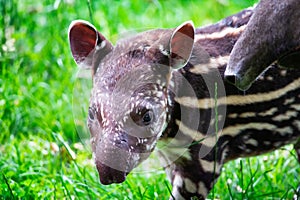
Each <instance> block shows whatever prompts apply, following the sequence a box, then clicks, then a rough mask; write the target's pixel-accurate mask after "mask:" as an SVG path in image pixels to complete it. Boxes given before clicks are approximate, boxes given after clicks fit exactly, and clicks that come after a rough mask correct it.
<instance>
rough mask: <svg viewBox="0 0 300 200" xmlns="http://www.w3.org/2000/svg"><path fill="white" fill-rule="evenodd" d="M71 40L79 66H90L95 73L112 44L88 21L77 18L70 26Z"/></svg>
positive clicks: (71, 46) (74, 56) (72, 49)
mask: <svg viewBox="0 0 300 200" xmlns="http://www.w3.org/2000/svg"><path fill="white" fill-rule="evenodd" d="M69 42H70V48H71V51H72V55H73V58H74V60H75V61H76V63H77V64H78V65H79V66H83V67H85V68H90V69H92V70H93V74H94V73H95V72H96V69H97V67H98V65H99V63H100V61H101V60H102V59H103V57H104V56H105V55H107V54H108V53H109V52H110V51H112V49H113V46H112V44H111V43H110V42H109V41H108V40H107V39H106V38H105V37H104V36H103V35H102V34H101V33H99V32H98V31H97V30H96V28H95V27H94V26H93V25H92V24H90V23H89V22H87V21H84V20H75V21H73V22H72V23H71V24H70V26H69Z"/></svg>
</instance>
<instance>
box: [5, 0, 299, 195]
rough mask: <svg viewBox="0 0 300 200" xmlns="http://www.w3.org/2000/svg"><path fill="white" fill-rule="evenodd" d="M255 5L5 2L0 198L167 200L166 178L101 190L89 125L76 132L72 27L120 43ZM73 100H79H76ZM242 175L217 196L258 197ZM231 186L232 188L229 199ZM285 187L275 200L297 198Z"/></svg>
mask: <svg viewBox="0 0 300 200" xmlns="http://www.w3.org/2000/svg"><path fill="white" fill-rule="evenodd" d="M255 2H256V1H255V0H202V1H201V0H190V1H185V0H177V1H158V0H145V1H135V0H126V1H111V0H101V1H100V0H94V1H92V0H91V1H79V0H55V1H53V0H43V1H33V0H22V1H18V0H0V199H14V198H22V199H32V198H35V199H41V198H50V199H56V198H59V199H61V198H70V199H74V198H88V199H94V198H98V199H99V198H100V199H142V198H145V199H167V197H168V196H169V191H168V188H169V187H170V185H169V184H168V183H167V181H166V178H165V175H164V172H163V171H162V170H159V171H157V172H156V173H151V174H139V173H133V174H132V175H130V176H129V178H128V180H127V181H126V182H125V183H124V184H122V185H112V186H105V187H104V186H101V185H100V184H99V181H98V175H97V173H96V170H95V168H94V166H93V164H92V163H93V162H92V159H91V157H92V156H91V152H90V151H89V147H86V145H83V144H82V141H81V140H80V137H79V136H78V130H79V129H80V128H79V129H78V126H82V127H84V124H85V121H84V119H83V120H82V121H81V122H76V126H75V122H74V116H73V114H74V107H76V105H74V106H73V98H74V95H73V89H74V85H76V83H77V82H76V81H77V78H76V77H77V76H76V73H77V68H76V65H75V62H74V61H73V59H72V57H71V53H70V49H69V44H68V26H69V24H70V22H71V21H72V20H74V19H85V20H88V21H90V22H92V23H93V24H94V25H95V26H96V27H97V28H98V30H99V31H100V32H102V33H103V34H104V35H105V36H106V37H107V38H109V39H110V40H111V41H112V42H115V41H116V40H117V38H118V37H119V36H118V35H119V34H120V33H124V32H126V31H129V30H144V29H149V28H158V27H164V28H170V27H176V26H177V25H179V24H181V23H182V22H184V21H187V20H192V21H193V22H194V24H195V25H196V26H202V25H207V24H210V23H213V22H216V21H218V20H220V19H222V18H223V17H226V16H228V15H231V14H234V13H235V12H238V11H239V10H241V9H243V8H246V7H249V6H252V5H253V4H254V3H255ZM77 95H78V96H76V97H75V98H80V94H77ZM83 96H84V95H82V97H83ZM82 99H83V100H82V101H83V102H85V104H86V103H87V102H88V99H86V98H85V97H84V98H82ZM75 101H76V100H75ZM86 111H87V108H86V110H83V111H82V112H83V113H85V112H86ZM75 127H77V129H76V128H75ZM83 129H84V128H83ZM288 152H289V151H288ZM288 154H289V153H288ZM271 156H273V157H275V158H276V159H277V160H275V159H274V160H275V161H274V162H276V163H267V165H274V166H276V165H277V164H278V162H279V164H280V162H283V161H280V158H279V157H280V156H277V157H276V154H273V155H271ZM278 159H279V161H278ZM290 159H291V160H292V161H288V162H289V164H290V163H294V161H293V160H294V159H293V157H291V158H290ZM271 161H272V160H271ZM271 161H270V162H271ZM252 162H253V163H258V164H255V166H256V165H261V163H259V162H260V161H257V160H248V161H247V163H248V164H247V163H246V166H248V167H250V168H251V166H253V165H254V164H251V163H252ZM262 162H265V161H262ZM284 163H286V162H284ZM236 167H237V168H238V169H239V168H241V164H240V162H239V161H237V162H235V163H232V164H231V166H229V168H236ZM281 169H282V168H280V170H281ZM286 169H287V170H289V173H292V174H293V173H299V169H297V168H296V169H295V170H294V171H292V172H291V170H290V168H288V167H287V168H286ZM267 170H269V169H268V168H267V169H266V171H267ZM280 170H279V171H280ZM297 170H298V171H297ZM232 171H234V170H232ZM245 171H249V169H246V170H245V169H244V168H242V169H241V170H240V172H239V173H240V174H236V173H235V172H230V173H233V174H232V175H229V177H228V175H226V177H224V178H222V181H221V180H220V181H219V182H218V185H217V187H216V191H217V192H216V196H219V197H220V196H221V197H222V198H223V197H224V198H226V197H228V198H229V197H231V198H232V197H237V198H243V197H244V198H247V197H248V198H250V197H249V196H247V195H253V191H256V189H253V190H251V191H250V193H246V194H245V190H244V191H243V187H246V186H245V185H244V183H242V184H241V183H240V180H241V179H239V177H243V173H244V172H245ZM266 171H262V172H261V174H264V176H265V177H267V182H268V183H270V184H271V183H273V182H274V181H275V182H276V180H273V179H274V177H272V180H270V179H271V178H268V176H267V175H266V174H268V173H267V172H266ZM279 177H280V176H279ZM235 179H237V180H236V181H235ZM262 179H266V178H262ZM275 179H277V176H276V177H275ZM278 179H282V177H281V178H278ZM228 180H232V181H233V183H232V182H231V183H230V185H232V187H233V189H231V190H232V191H231V190H230V192H229V190H228V189H227V187H228V184H227V182H226V181H228ZM242 180H244V179H242ZM297 180H298V182H299V178H297V179H295V181H294V182H297ZM280 181H281V180H279V182H280ZM250 182H252V176H250ZM294 182H293V180H291V181H290V182H289V184H290V185H295V183H294ZM262 184H264V183H262ZM282 185H283V186H278V188H279V189H278V190H279V191H281V193H280V194H279V195H278V196H280V197H282V196H284V195H286V194H288V195H291V192H290V191H292V189H290V188H284V185H285V183H283V184H282ZM224 187H225V188H224ZM282 187H283V188H284V189H283V190H282V189H281V188H282ZM292 188H293V187H292ZM244 189H245V188H244ZM258 190H262V192H263V193H262V195H263V194H266V193H268V194H269V196H271V197H274V196H273V195H276V194H277V190H276V187H275V189H270V190H268V189H267V188H264V187H261V188H259V189H258ZM251 192H252V193H251ZM230 193H233V194H230ZM254 194H255V195H257V194H256V193H254ZM235 195H236V196H235ZM278 196H276V197H278ZM251 197H252V196H251ZM263 197H264V195H263Z"/></svg>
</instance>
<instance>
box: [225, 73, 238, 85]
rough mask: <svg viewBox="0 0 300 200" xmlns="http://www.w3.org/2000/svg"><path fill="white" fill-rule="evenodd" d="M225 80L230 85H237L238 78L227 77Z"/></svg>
mask: <svg viewBox="0 0 300 200" xmlns="http://www.w3.org/2000/svg"><path fill="white" fill-rule="evenodd" d="M225 80H226V81H227V82H228V83H230V84H233V85H234V84H235V83H236V76H234V75H228V76H225Z"/></svg>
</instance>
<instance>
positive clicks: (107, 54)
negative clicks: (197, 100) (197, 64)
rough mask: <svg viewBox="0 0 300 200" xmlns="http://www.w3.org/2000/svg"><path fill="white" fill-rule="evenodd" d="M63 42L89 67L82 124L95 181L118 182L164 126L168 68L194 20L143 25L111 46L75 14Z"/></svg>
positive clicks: (182, 61)
mask: <svg viewBox="0 0 300 200" xmlns="http://www.w3.org/2000/svg"><path fill="white" fill-rule="evenodd" d="M69 42H70V47H71V51H72V55H73V58H74V59H75V61H76V63H77V64H78V65H79V66H84V67H88V68H90V69H91V70H92V75H93V89H92V93H91V98H90V107H89V110H88V127H89V130H90V133H91V144H92V150H93V153H94V159H95V163H96V167H97V170H98V172H99V175H100V181H101V183H103V184H111V183H121V182H123V181H124V180H125V178H126V175H127V174H128V173H129V172H130V171H131V170H132V169H133V168H134V167H136V166H137V165H138V164H139V163H141V162H142V161H143V160H145V159H146V158H147V157H148V156H149V155H150V153H151V152H152V151H153V149H154V147H155V145H156V142H157V140H158V139H159V138H160V137H161V135H162V133H163V131H164V129H165V128H166V125H167V122H168V119H169V117H170V116H169V114H168V113H170V109H171V108H170V102H169V101H170V100H169V99H170V96H169V95H170V94H169V92H168V91H169V90H170V87H171V86H172V85H173V84H174V83H172V80H171V76H172V71H173V70H178V69H179V68H182V67H183V66H185V65H186V63H187V62H188V60H189V58H190V55H191V52H192V49H193V44H194V26H193V24H192V23H191V22H186V23H184V24H182V25H181V26H179V27H177V28H176V29H172V30H164V29H159V30H152V31H146V32H143V33H140V34H137V35H135V36H131V37H128V38H126V39H122V40H120V41H118V42H117V44H116V45H115V46H113V45H112V44H111V43H110V42H109V41H108V40H107V39H106V38H105V37H104V36H103V35H102V34H100V33H99V32H98V31H97V30H96V28H95V27H94V26H93V25H91V24H89V23H88V22H86V21H82V20H77V21H74V22H72V23H71V25H70V28H69Z"/></svg>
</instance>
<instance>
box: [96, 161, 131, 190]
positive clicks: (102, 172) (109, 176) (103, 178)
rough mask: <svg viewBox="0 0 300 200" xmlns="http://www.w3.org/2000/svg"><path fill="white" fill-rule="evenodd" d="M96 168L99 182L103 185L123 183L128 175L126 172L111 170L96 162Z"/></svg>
mask: <svg viewBox="0 0 300 200" xmlns="http://www.w3.org/2000/svg"><path fill="white" fill-rule="evenodd" d="M96 167H97V170H98V173H99V176H100V182H101V183H102V184H103V185H110V184H112V183H123V182H124V181H125V179H126V176H127V175H128V173H127V172H123V171H119V170H116V169H113V168H111V167H109V166H106V165H104V164H102V163H101V162H96Z"/></svg>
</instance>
